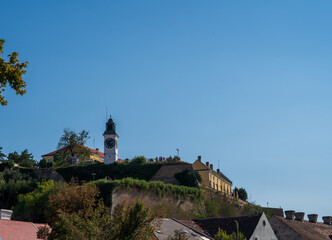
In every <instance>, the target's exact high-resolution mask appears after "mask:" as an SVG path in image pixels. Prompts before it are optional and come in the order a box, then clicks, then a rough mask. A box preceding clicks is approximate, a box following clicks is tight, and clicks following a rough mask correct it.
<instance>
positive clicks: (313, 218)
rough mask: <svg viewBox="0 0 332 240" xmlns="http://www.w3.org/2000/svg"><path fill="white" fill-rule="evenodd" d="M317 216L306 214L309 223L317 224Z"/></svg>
mask: <svg viewBox="0 0 332 240" xmlns="http://www.w3.org/2000/svg"><path fill="white" fill-rule="evenodd" d="M317 218H318V214H308V219H309V222H311V223H317Z"/></svg>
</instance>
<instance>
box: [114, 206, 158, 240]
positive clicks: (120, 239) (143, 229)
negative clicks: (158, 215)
mask: <svg viewBox="0 0 332 240" xmlns="http://www.w3.org/2000/svg"><path fill="white" fill-rule="evenodd" d="M152 221H153V217H152V216H151V212H150V209H149V208H145V207H144V204H143V202H141V201H140V200H138V201H137V202H136V203H135V204H131V205H129V206H128V207H125V203H120V204H118V205H117V206H116V207H115V208H114V210H113V212H112V219H111V221H110V225H109V227H110V229H111V234H110V235H111V238H110V239H114V240H132V239H137V240H138V239H139V240H149V239H150V238H151V237H152V236H153V233H154V229H153V228H152V227H151V222H152Z"/></svg>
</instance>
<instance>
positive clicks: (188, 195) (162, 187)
mask: <svg viewBox="0 0 332 240" xmlns="http://www.w3.org/2000/svg"><path fill="white" fill-rule="evenodd" d="M89 184H96V185H97V186H98V188H99V189H100V191H101V195H102V196H103V198H104V199H105V202H106V203H108V204H109V201H106V200H107V196H108V195H110V194H111V193H112V192H113V190H114V189H115V188H116V187H117V186H122V187H124V188H127V189H132V188H134V189H138V190H141V191H145V192H152V193H155V194H157V195H158V196H160V197H162V196H167V195H168V196H175V197H178V198H184V199H200V198H201V197H202V193H201V191H200V190H199V189H197V188H192V187H185V186H177V185H172V184H165V183H163V182H157V181H152V182H147V181H144V180H138V179H133V178H123V179H121V180H114V181H107V180H104V179H100V180H98V181H94V182H90V183H89Z"/></svg>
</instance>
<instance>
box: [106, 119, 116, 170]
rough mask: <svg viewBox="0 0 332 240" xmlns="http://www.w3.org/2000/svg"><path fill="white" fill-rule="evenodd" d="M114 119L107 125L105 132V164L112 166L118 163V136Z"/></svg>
mask: <svg viewBox="0 0 332 240" xmlns="http://www.w3.org/2000/svg"><path fill="white" fill-rule="evenodd" d="M115 128H116V126H115V123H114V122H113V119H112V117H110V119H109V120H108V121H107V123H106V130H105V132H104V134H103V135H104V163H105V164H111V163H114V162H117V161H118V138H119V136H118V134H117V133H116V131H115Z"/></svg>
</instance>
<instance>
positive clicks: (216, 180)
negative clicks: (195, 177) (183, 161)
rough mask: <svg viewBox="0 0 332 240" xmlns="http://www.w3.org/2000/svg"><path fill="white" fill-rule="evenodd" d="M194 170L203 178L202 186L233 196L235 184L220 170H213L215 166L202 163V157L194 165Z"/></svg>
mask: <svg viewBox="0 0 332 240" xmlns="http://www.w3.org/2000/svg"><path fill="white" fill-rule="evenodd" d="M192 166H193V169H194V170H195V171H196V172H198V173H199V174H200V175H201V177H202V184H203V185H204V186H207V187H210V188H212V189H214V190H216V191H219V192H222V193H224V194H226V195H229V196H231V195H232V186H233V183H232V181H231V180H229V178H227V177H226V176H225V175H224V174H223V173H222V172H221V171H220V170H219V169H217V171H214V170H213V164H209V162H206V164H204V163H202V160H201V156H198V159H197V160H196V161H195V162H194V163H193V164H192Z"/></svg>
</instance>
